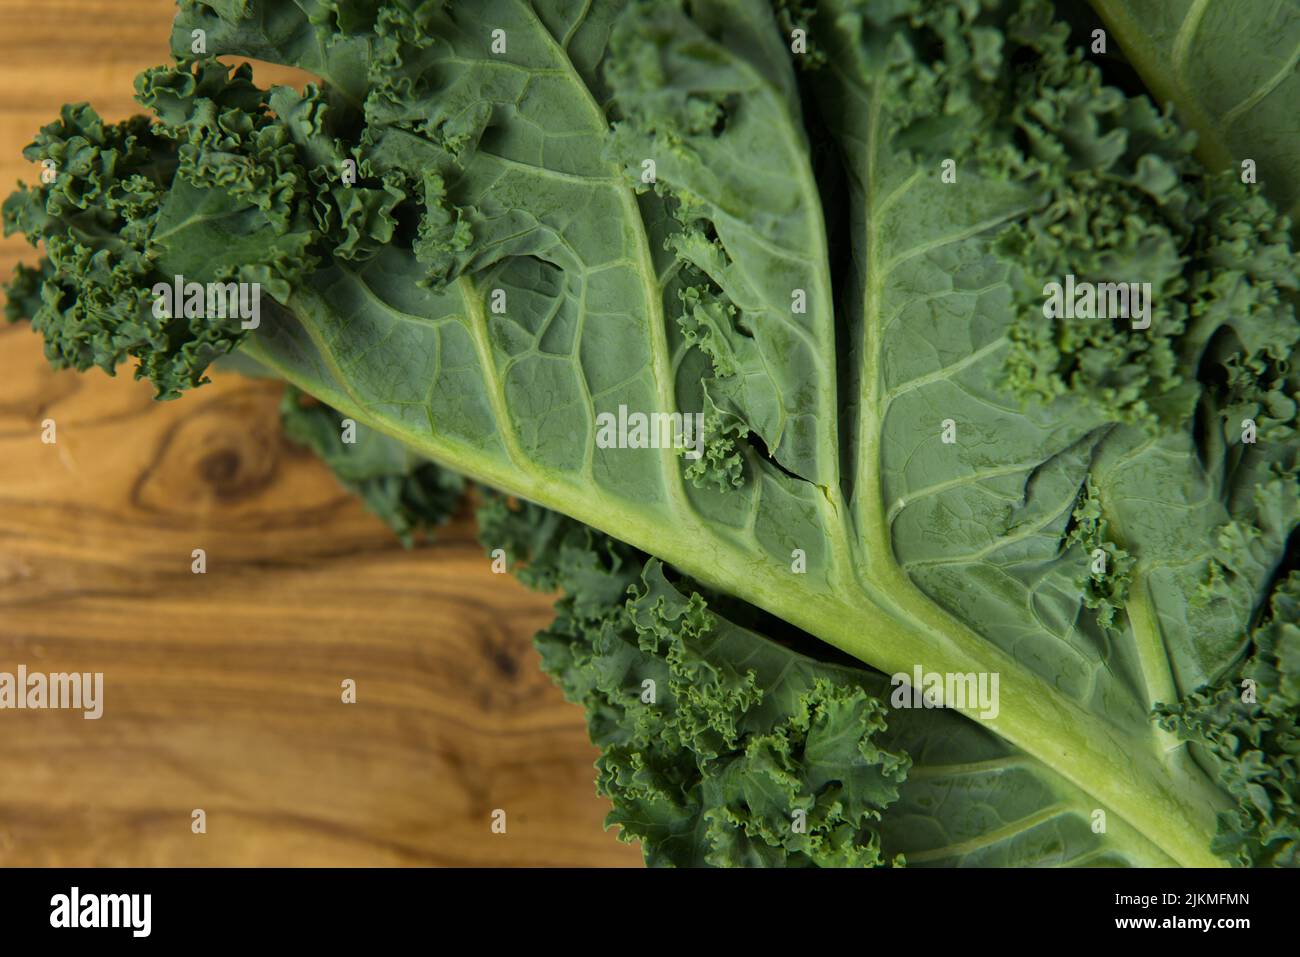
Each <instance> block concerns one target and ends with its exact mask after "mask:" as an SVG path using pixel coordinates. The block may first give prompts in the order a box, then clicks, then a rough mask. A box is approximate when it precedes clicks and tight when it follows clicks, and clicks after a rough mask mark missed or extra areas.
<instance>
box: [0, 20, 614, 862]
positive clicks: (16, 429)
mask: <svg viewBox="0 0 1300 957" xmlns="http://www.w3.org/2000/svg"><path fill="white" fill-rule="evenodd" d="M171 9H172V8H171V3H170V2H169V0H0V195H7V194H8V193H9V191H10V190H11V189H12V188H13V186H14V185H15V184H16V181H17V180H18V179H19V178H25V179H27V180H28V181H33V180H34V179H35V178H36V174H37V171H36V168H35V167H34V166H33V165H32V164H31V163H28V162H27V161H26V160H24V159H23V158H22V156H21V155H20V151H21V149H22V147H23V146H25V145H26V144H27V143H28V142H30V140H31V137H32V134H33V133H34V132H35V131H36V129H37V128H39V127H40V126H41V125H43V124H45V123H48V122H49V121H51V120H52V119H53V118H54V117H55V116H56V115H57V112H58V109H59V106H60V105H61V104H63V103H64V102H69V101H77V100H88V101H90V103H91V104H92V105H94V106H95V108H96V109H97V110H99V111H100V113H101V114H102V115H103V116H104V117H105V118H107V119H119V118H121V117H123V116H126V115H128V114H129V113H131V112H135V110H136V106H135V104H134V103H133V101H132V99H131V95H132V90H133V87H132V78H133V77H134V75H135V73H136V72H137V71H138V70H140V69H142V68H144V67H146V66H151V65H154V64H157V63H162V62H165V61H166V59H167V49H166V46H167V37H168V33H169V24H170V19H171ZM256 75H257V76H258V78H259V79H260V80H263V81H264V82H266V81H267V78H268V77H271V76H272V74H271V73H270V72H269V71H264V70H258V71H257V73H256ZM285 77H286V74H285V73H283V72H279V73H275V74H274V76H273V77H272V79H274V80H275V81H281V80H283V79H284V78H285ZM34 258H35V252H34V251H33V250H31V249H30V247H28V246H26V244H25V243H24V242H23V241H22V240H21V239H20V238H19V237H10V238H8V239H6V240H4V241H3V242H2V243H0V277H2V278H5V279H7V278H8V276H9V275H10V273H11V271H12V269H13V266H14V264H15V263H16V262H18V261H19V260H20V259H23V260H27V261H31V260H33V259H34ZM151 396H152V390H151V389H150V388H149V386H148V385H147V384H143V383H138V382H132V381H130V380H129V378H128V377H126V376H125V375H123V376H120V377H119V378H117V379H110V378H108V377H107V376H104V375H103V374H102V373H99V372H97V371H96V372H90V373H86V374H84V375H77V374H75V373H71V372H62V373H55V372H53V371H51V370H50V369H49V368H48V366H47V365H46V363H45V362H44V360H43V358H42V357H41V347H40V341H39V339H38V338H37V337H36V336H34V335H33V334H32V333H31V332H30V330H28V329H27V328H25V327H0V671H7V672H13V671H15V670H16V669H17V666H18V665H20V664H25V665H26V666H27V667H28V669H29V670H31V671H41V672H59V671H89V672H101V671H102V672H103V673H104V683H105V688H104V716H103V717H102V718H101V719H100V720H98V721H87V720H84V719H83V718H82V716H81V714H80V713H79V712H69V711H12V710H5V711H0V865H7V866H19V865H61V866H98V865H122V866H129V865H146V866H147V865H222V866H225V865H254V866H256V865H337V866H349V865H356V866H371V865H425V864H448V865H636V864H638V863H639V862H640V854H639V852H638V850H637V849H636V848H634V847H630V846H627V845H623V844H620V843H618V842H617V841H616V840H615V838H614V835H613V833H612V832H611V833H605V832H603V831H602V827H601V821H602V819H603V817H604V814H605V812H606V810H607V809H608V808H607V804H606V802H604V801H603V800H601V799H599V798H597V797H596V795H595V793H594V788H593V779H594V771H593V769H592V761H593V760H594V759H595V757H596V751H595V749H594V748H593V747H592V746H591V744H590V743H589V742H588V741H587V737H586V732H585V729H584V725H583V720H582V714H581V712H580V711H579V709H578V708H577V707H575V706H572V705H569V704H566V703H565V702H564V701H563V699H562V698H561V696H560V694H559V692H558V691H557V690H556V689H555V688H554V687H553V686H552V685H551V683H550V681H549V679H547V678H546V676H545V675H543V674H542V673H541V671H540V670H539V667H538V659H537V654H536V652H535V651H534V650H533V649H532V646H531V643H530V639H531V636H532V634H533V632H534V631H536V630H537V629H538V628H539V627H542V626H544V625H545V624H546V623H547V622H548V621H549V619H550V613H549V609H550V599H549V598H547V597H544V596H537V595H533V594H530V593H528V592H527V591H525V590H524V589H523V588H521V587H520V586H519V585H518V584H517V583H516V582H515V581H514V579H512V578H510V577H509V576H504V575H493V574H492V573H491V570H490V567H489V563H488V560H487V559H486V558H485V557H484V555H483V552H482V550H481V549H480V547H479V546H478V545H477V543H475V541H474V538H473V526H472V523H471V521H470V519H469V517H468V516H463V517H462V518H461V519H460V520H458V521H457V522H456V523H455V524H453V525H452V526H451V527H450V528H448V529H447V530H445V532H444V533H443V534H442V535H441V536H440V537H439V540H438V542H437V543H436V544H434V545H429V546H425V547H422V548H417V549H415V550H413V551H406V550H404V549H402V548H401V547H400V545H398V544H397V543H396V542H395V540H394V539H393V537H392V535H391V534H390V533H389V531H388V530H387V528H385V527H384V526H382V525H381V523H380V522H379V521H378V520H376V519H375V518H373V517H372V516H370V515H369V514H368V513H367V512H365V510H364V509H362V507H361V506H360V505H359V504H358V503H357V502H356V501H355V500H353V499H352V498H350V497H349V496H347V495H346V494H345V493H343V492H342V491H341V490H340V489H339V487H338V486H337V485H336V484H335V483H334V481H333V479H332V478H331V477H330V475H329V473H328V472H327V470H326V469H325V468H324V466H322V465H321V464H320V463H319V462H317V461H316V460H314V459H313V458H312V457H311V456H309V455H307V454H304V453H302V452H300V451H298V450H295V449H294V448H293V447H291V446H289V445H288V444H286V442H285V441H284V440H283V438H282V437H281V435H280V432H279V428H278V416H277V413H276V403H277V401H278V396H279V387H278V386H276V385H274V384H270V383H264V382H250V381H247V380H243V379H240V378H239V377H235V376H218V377H217V378H216V381H214V382H213V384H211V385H208V386H204V387H203V388H202V389H199V390H197V391H195V392H193V393H192V394H190V395H187V396H186V397H184V398H183V399H181V400H180V401H177V402H170V403H158V402H154V401H153V400H152V398H151ZM47 419H53V420H54V422H55V428H56V438H57V441H56V442H55V443H54V444H52V445H50V444H45V443H43V442H42V441H41V431H42V423H43V422H44V421H45V420H47ZM196 548H202V549H204V550H205V552H206V556H207V571H206V573H205V574H202V575H196V574H193V573H192V571H191V562H192V558H191V555H192V552H193V550H194V549H196ZM348 678H350V679H353V680H354V681H355V682H356V683H357V702H356V703H355V704H344V703H343V701H342V700H341V698H342V694H341V691H340V688H341V683H342V682H343V680H344V679H348ZM196 809H202V810H203V811H204V812H205V815H206V833H203V834H195V833H193V828H192V826H191V824H192V820H193V812H194V811H195V810H196ZM498 809H499V810H503V811H505V823H506V829H505V833H504V834H499V833H493V830H492V827H491V824H492V815H493V812H494V811H496V810H498Z"/></svg>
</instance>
